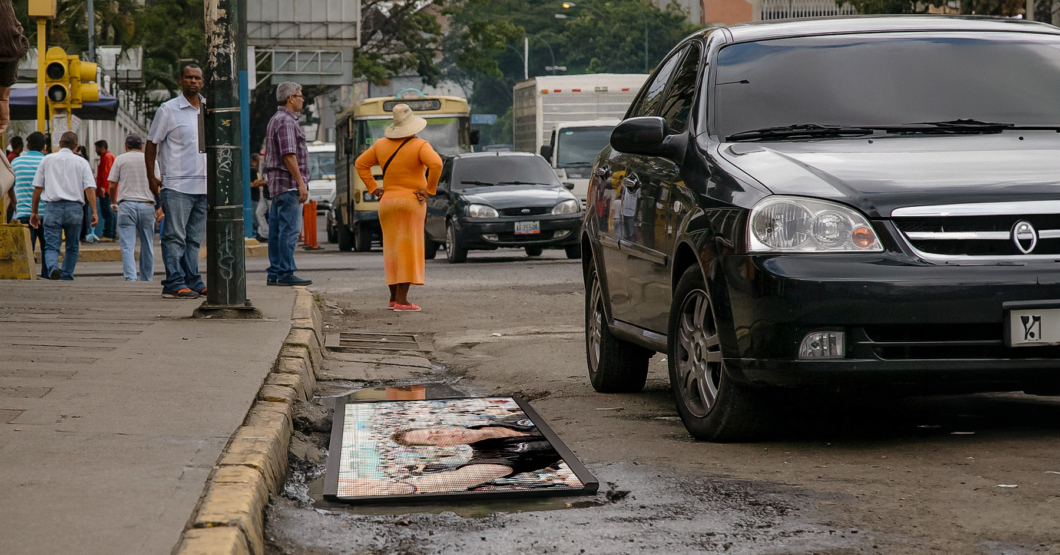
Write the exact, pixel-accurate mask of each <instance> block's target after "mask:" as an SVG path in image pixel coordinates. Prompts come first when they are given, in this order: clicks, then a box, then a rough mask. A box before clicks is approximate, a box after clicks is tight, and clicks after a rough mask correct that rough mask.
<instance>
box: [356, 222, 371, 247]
mask: <svg viewBox="0 0 1060 555" xmlns="http://www.w3.org/2000/svg"><path fill="white" fill-rule="evenodd" d="M353 247H354V248H355V249H356V250H357V252H369V251H371V250H372V232H371V231H369V230H368V229H365V226H364V224H359V225H356V226H354V227H353Z"/></svg>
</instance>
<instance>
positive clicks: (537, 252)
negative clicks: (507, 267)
mask: <svg viewBox="0 0 1060 555" xmlns="http://www.w3.org/2000/svg"><path fill="white" fill-rule="evenodd" d="M523 250H524V251H526V256H541V253H543V252H545V249H543V248H541V247H523Z"/></svg>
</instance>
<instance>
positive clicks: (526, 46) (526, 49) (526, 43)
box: [523, 37, 556, 81]
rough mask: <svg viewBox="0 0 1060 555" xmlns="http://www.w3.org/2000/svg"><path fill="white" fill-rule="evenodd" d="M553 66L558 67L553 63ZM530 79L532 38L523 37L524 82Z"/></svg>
mask: <svg viewBox="0 0 1060 555" xmlns="http://www.w3.org/2000/svg"><path fill="white" fill-rule="evenodd" d="M552 65H556V64H555V63H553V64H552ZM529 78H530V37H523V80H524V81H525V80H527V79H529Z"/></svg>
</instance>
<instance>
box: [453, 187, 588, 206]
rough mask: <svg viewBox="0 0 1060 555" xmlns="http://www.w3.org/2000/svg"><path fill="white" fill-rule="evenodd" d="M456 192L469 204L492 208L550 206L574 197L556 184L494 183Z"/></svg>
mask: <svg viewBox="0 0 1060 555" xmlns="http://www.w3.org/2000/svg"><path fill="white" fill-rule="evenodd" d="M457 194H459V195H460V196H461V198H463V200H464V201H466V202H468V203H471V204H488V205H490V206H492V207H494V208H498V209H504V208H535V207H547V208H551V207H553V206H555V205H556V204H558V203H559V202H560V201H564V200H568V199H574V195H572V194H571V193H570V192H569V191H567V190H566V189H564V188H563V187H558V186H555V187H554V186H544V185H494V186H489V187H472V188H470V189H461V190H460V191H457Z"/></svg>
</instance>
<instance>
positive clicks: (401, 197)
mask: <svg viewBox="0 0 1060 555" xmlns="http://www.w3.org/2000/svg"><path fill="white" fill-rule="evenodd" d="M393 114H394V122H393V123H392V124H390V125H389V126H387V128H386V129H385V130H384V131H383V136H384V138H383V139H380V140H378V141H376V142H375V143H374V144H373V145H372V146H371V147H370V148H369V149H368V150H366V151H365V152H364V154H361V155H360V156H358V157H357V162H356V166H357V173H358V174H359V175H360V176H361V180H362V181H364V184H365V186H367V187H368V191H369V192H371V193H372V194H374V195H375V196H376V198H378V199H380V201H379V224H380V226H381V227H382V228H383V271H384V273H385V275H386V284H387V286H389V287H390V305H389V306H390V308H392V309H393V310H396V311H401V312H405V311H411V312H415V311H418V310H420V307H419V306H417V305H415V304H412V303H410V302H409V300H408V292H409V287H410V285H423V274H424V269H423V267H424V258H423V239H424V235H423V222H424V219H425V218H426V217H427V197H428V196H429V195H433V194H434V193H435V192H436V191H437V189H438V178H439V177H440V175H441V171H442V159H441V157H439V156H438V153H436V152H435V151H434V149H433V148H431V145H430V143H428V142H427V141H425V140H423V139H421V138H419V137H417V136H416V134H417V133H419V132H420V131H423V129H424V128H425V127H427V120H425V119H423V118H421V117H419V116H417V115H416V114H415V113H414V112H413V111H412V109H411V108H409V107H408V105H407V104H398V105H397V106H394V111H393ZM376 165H381V166H382V167H383V187H382V188H379V187H378V186H377V185H376V182H375V178H374V177H373V176H372V167H373V166H376ZM384 191H386V194H385V195H384V194H383V192H384Z"/></svg>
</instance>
